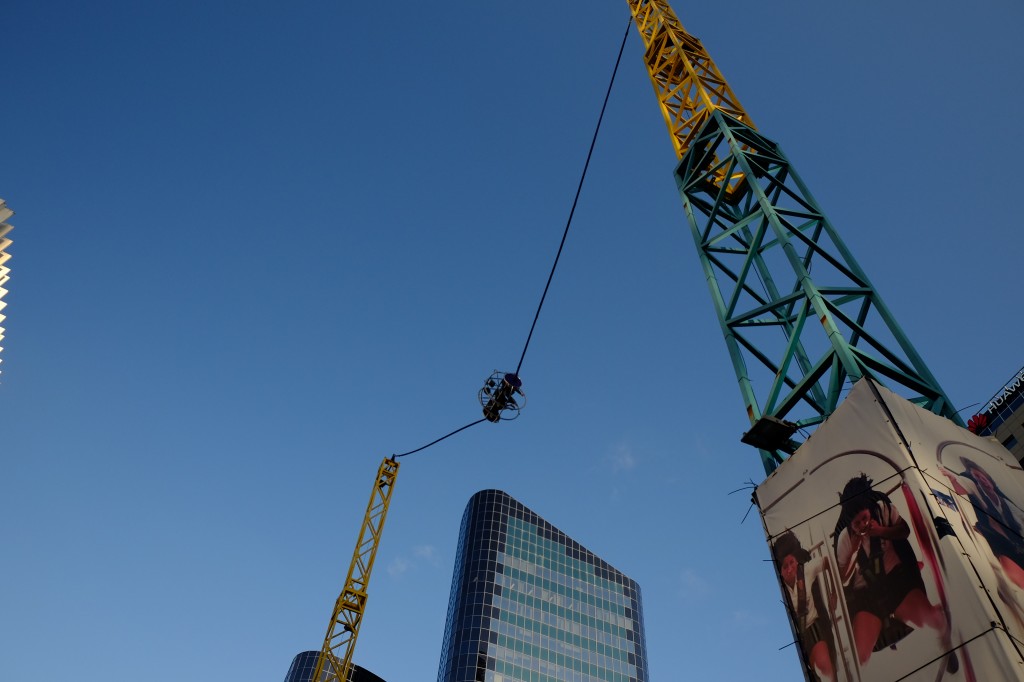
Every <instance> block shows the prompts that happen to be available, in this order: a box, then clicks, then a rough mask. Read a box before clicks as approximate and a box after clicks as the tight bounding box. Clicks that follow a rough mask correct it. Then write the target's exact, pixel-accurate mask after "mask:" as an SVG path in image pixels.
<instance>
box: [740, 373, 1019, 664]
mask: <svg viewBox="0 0 1024 682" xmlns="http://www.w3.org/2000/svg"><path fill="white" fill-rule="evenodd" d="M755 499H756V501H757V504H758V507H759V508H760V510H761V516H762V521H763V523H764V527H765V532H766V534H767V536H768V540H769V543H770V545H771V546H772V556H773V559H774V562H775V567H776V571H777V573H778V575H779V581H780V585H781V586H782V591H783V597H784V602H785V604H786V606H787V609H788V610H789V615H790V620H791V623H792V624H793V629H794V634H795V635H796V638H797V642H798V645H799V648H800V653H801V660H802V661H803V663H804V668H805V674H806V676H807V679H809V680H818V679H821V680H835V681H837V682H838V681H839V680H871V681H872V682H875V681H878V682H885V681H889V680H893V681H894V680H918V679H920V680H950V681H952V680H980V681H988V680H1024V656H1022V652H1024V537H1022V530H1024V471H1022V470H1021V468H1020V466H1019V465H1018V464H1017V463H1016V461H1014V460H1013V458H1012V456H1011V455H1010V454H1009V453H1008V452H1006V450H1005V449H1004V448H1003V447H1002V446H1001V445H999V443H996V442H994V441H989V440H986V439H983V438H980V437H978V436H975V435H974V434H972V433H970V432H969V431H967V430H966V429H963V428H960V427H959V426H957V425H956V424H953V423H952V422H950V421H948V420H947V419H945V418H942V417H939V416H936V415H934V414H932V413H930V412H927V411H925V410H923V409H921V408H919V407H917V406H915V405H913V404H911V403H910V402H908V401H906V400H904V399H903V398H901V397H899V396H897V395H896V394H894V393H892V392H891V391H888V390H886V389H884V388H881V387H878V386H876V385H874V384H872V383H870V382H869V381H868V380H862V381H861V382H859V383H858V384H857V385H856V386H855V387H854V388H853V390H852V391H851V392H850V395H849V396H848V397H847V399H846V400H845V401H844V402H843V404H842V405H841V406H840V407H839V409H837V410H836V412H835V413H834V414H833V415H832V416H831V417H830V418H829V419H828V421H827V422H826V423H824V424H822V425H821V426H820V427H819V428H818V430H817V431H816V432H815V433H814V434H813V435H812V436H811V437H810V438H809V439H808V440H807V442H806V443H804V445H802V446H801V447H800V449H799V450H797V452H796V453H795V454H794V455H793V456H792V457H791V458H790V459H789V460H787V461H786V462H785V463H784V464H783V465H782V466H780V467H779V468H778V469H777V470H776V471H775V472H774V473H773V474H772V475H771V476H769V477H768V479H767V480H765V482H764V483H762V484H761V485H760V486H758V488H757V491H756V493H755Z"/></svg>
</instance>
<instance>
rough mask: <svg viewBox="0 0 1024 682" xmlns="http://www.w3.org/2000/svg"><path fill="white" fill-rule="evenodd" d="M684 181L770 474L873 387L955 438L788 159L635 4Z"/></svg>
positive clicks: (653, 4)
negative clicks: (937, 419)
mask: <svg viewBox="0 0 1024 682" xmlns="http://www.w3.org/2000/svg"><path fill="white" fill-rule="evenodd" d="M627 2H628V3H629V7H630V10H631V12H632V14H633V18H634V20H635V22H636V24H637V28H638V29H639V32H640V36H641V38H642V39H643V42H644V49H645V51H644V61H645V64H646V67H647V71H648V74H649V76H650V78H651V82H652V83H653V85H654V90H655V94H656V95H657V97H658V102H659V104H660V106H661V110H662V114H663V115H664V118H665V122H666V124H667V126H668V130H669V135H670V137H671V138H672V144H673V147H674V148H675V151H676V154H677V156H678V158H679V160H680V162H679V165H678V166H677V167H676V171H675V178H676V185H677V187H678V189H679V194H680V197H681V198H682V201H683V207H684V210H685V212H686V216H687V221H688V223H689V226H690V230H691V232H692V235H693V239H694V242H695V244H696V246H697V250H698V253H699V255H700V261H701V266H702V268H703V272H704V276H705V279H706V281H707V284H708V288H709V290H710V293H711V299H712V302H713V303H714V307H715V312H716V314H717V316H718V321H719V325H720V327H721V331H722V334H723V336H724V338H725V343H726V346H727V347H728V349H729V355H730V358H731V360H732V364H733V369H734V370H735V373H736V379H737V382H738V383H739V388H740V393H741V394H742V397H743V401H744V404H745V407H746V412H747V418H748V419H749V421H750V424H751V428H750V430H749V431H748V432H747V433H746V434H744V438H743V440H744V442H746V443H749V444H751V445H754V446H755V447H757V448H758V449H759V450H760V454H761V461H762V464H763V465H764V469H765V472H766V473H771V472H772V471H774V470H775V468H776V467H777V466H778V465H779V464H780V463H781V462H782V461H784V460H785V458H786V457H788V455H789V454H791V453H792V452H793V450H794V449H795V448H796V446H797V445H798V443H797V442H796V441H795V440H794V435H795V434H796V432H797V431H798V430H807V429H811V428H814V427H815V426H817V425H818V424H820V423H821V422H822V421H824V420H825V419H826V418H827V417H828V416H829V415H830V414H832V412H833V411H834V410H835V409H836V406H837V405H838V404H839V402H840V400H841V398H842V397H843V394H844V393H845V391H846V390H847V389H848V387H849V385H852V383H854V382H856V381H857V380H859V379H861V378H862V377H871V378H872V379H874V380H876V381H878V382H879V383H882V384H885V385H888V386H889V387H890V388H892V389H893V390H895V391H896V392H898V393H901V394H903V395H904V396H905V397H907V398H908V399H909V400H911V401H912V402H914V403H916V404H918V405H921V406H922V407H924V408H925V409H928V410H930V411H932V412H934V413H936V414H940V415H944V416H946V417H948V418H950V419H952V420H953V421H955V422H956V423H958V424H961V425H962V423H961V420H960V418H959V417H958V416H957V415H956V411H955V409H954V408H953V406H952V405H951V403H950V401H949V399H948V398H947V397H946V394H945V393H944V392H943V390H942V388H941V387H940V386H939V384H938V382H937V381H936V379H935V377H934V376H933V375H932V373H931V372H930V371H929V369H928V367H927V366H926V365H925V363H924V361H923V360H922V358H921V356H920V355H919V354H918V353H917V351H916V350H915V349H914V347H913V345H912V344H911V343H910V341H909V339H908V338H907V336H906V334H904V332H903V330H902V329H901V328H900V326H899V325H898V324H897V322H896V319H895V318H894V317H893V315H892V313H891V312H890V311H889V309H888V307H887V306H886V305H885V303H884V302H883V301H882V298H881V297H880V296H879V294H878V292H877V291H876V290H875V288H874V286H873V285H872V284H871V282H870V280H869V279H868V277H867V275H866V274H865V272H864V271H863V269H862V268H861V267H860V265H858V263H857V262H856V260H855V259H854V257H853V254H852V253H851V252H850V251H849V249H848V248H847V247H846V245H845V244H844V243H843V241H842V240H841V239H840V237H839V234H838V233H837V232H836V230H835V228H834V227H833V226H832V223H831V222H830V221H829V220H828V218H827V217H826V216H825V214H824V212H823V211H822V209H821V207H820V206H819V205H818V203H817V201H816V200H815V199H814V197H813V196H812V195H811V193H810V191H809V190H808V189H807V186H806V185H805V184H804V182H803V180H802V179H801V178H800V176H799V175H798V174H797V172H796V169H795V168H793V166H792V164H791V163H790V162H789V160H788V158H787V157H786V156H785V154H784V153H783V151H782V148H781V147H780V146H779V145H778V144H777V143H776V142H774V141H772V140H771V139H769V138H767V137H765V136H764V135H762V134H761V133H760V132H758V130H757V129H756V128H755V127H754V125H753V123H752V122H751V120H750V117H749V116H748V115H747V113H746V111H745V110H744V109H743V107H742V106H741V105H740V103H739V100H738V99H737V98H736V96H735V94H734V93H733V92H732V90H731V88H729V86H728V84H727V83H726V81H725V78H724V77H723V76H722V74H721V72H720V71H719V69H718V67H717V66H716V65H715V63H714V62H713V61H712V59H711V57H710V55H709V54H708V52H707V50H705V49H704V47H703V45H702V44H701V42H700V41H699V40H698V39H697V38H695V37H694V36H692V35H691V34H689V33H688V32H687V31H686V30H685V29H684V28H683V25H682V24H681V23H680V21H679V19H678V17H676V15H675V13H674V12H673V11H672V8H671V7H670V6H669V4H668V2H666V0H627Z"/></svg>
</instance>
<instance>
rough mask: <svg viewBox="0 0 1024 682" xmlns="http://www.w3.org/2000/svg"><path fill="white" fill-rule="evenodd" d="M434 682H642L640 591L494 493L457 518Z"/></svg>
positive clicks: (471, 503) (508, 498)
mask: <svg viewBox="0 0 1024 682" xmlns="http://www.w3.org/2000/svg"><path fill="white" fill-rule="evenodd" d="M437 679H438V682H513V681H515V682H597V681H598V680H601V681H604V682H647V680H648V678H647V647H646V643H645V641H644V626H643V612H642V608H641V602H640V588H639V586H637V584H636V583H635V582H634V581H633V580H630V579H629V578H627V577H626V576H624V575H623V574H622V573H620V572H619V571H617V570H615V569H614V568H612V567H611V566H609V565H608V564H607V563H606V562H604V561H603V560H601V559H600V558H598V557H596V556H594V555H593V554H592V553H591V552H590V551H588V550H587V549H586V548H584V547H582V546H580V544H579V543H577V542H576V541H575V540H573V539H572V538H570V537H568V536H567V535H565V533H563V532H562V531H560V530H558V529H557V528H555V527H554V526H552V525H551V524H550V523H548V522H547V521H545V520H544V519H542V518H540V517H539V516H537V514H535V513H534V512H532V511H531V510H529V509H527V508H526V507H525V506H523V505H522V504H521V503H520V502H518V501H517V500H515V499H514V498H512V497H511V496H509V495H508V494H507V493H504V492H502V491H500V490H483V491H481V492H478V493H477V494H476V495H474V496H473V497H472V498H471V499H470V500H469V504H468V505H467V506H466V512H465V514H463V517H462V530H461V532H460V535H459V547H458V550H457V553H456V561H455V571H454V575H453V576H452V592H451V598H450V599H449V602H448V619H447V622H446V624H445V635H444V646H443V649H442V652H441V666H440V670H439V672H438V677H437Z"/></svg>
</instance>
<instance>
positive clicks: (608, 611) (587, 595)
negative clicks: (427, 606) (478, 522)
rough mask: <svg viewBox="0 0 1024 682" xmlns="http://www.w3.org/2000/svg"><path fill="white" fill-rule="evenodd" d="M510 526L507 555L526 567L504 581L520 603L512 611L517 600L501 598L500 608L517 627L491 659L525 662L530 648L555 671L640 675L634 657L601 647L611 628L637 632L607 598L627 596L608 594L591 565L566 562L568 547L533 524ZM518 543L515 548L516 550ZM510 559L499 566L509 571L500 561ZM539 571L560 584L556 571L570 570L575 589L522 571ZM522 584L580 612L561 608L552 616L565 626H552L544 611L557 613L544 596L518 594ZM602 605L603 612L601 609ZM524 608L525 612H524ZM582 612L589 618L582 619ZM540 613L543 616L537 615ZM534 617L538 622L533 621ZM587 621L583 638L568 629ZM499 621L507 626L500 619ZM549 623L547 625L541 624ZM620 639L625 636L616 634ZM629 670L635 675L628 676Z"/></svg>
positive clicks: (581, 633)
mask: <svg viewBox="0 0 1024 682" xmlns="http://www.w3.org/2000/svg"><path fill="white" fill-rule="evenodd" d="M508 525H509V530H508V533H507V537H506V538H505V540H506V552H507V553H508V554H510V555H512V558H513V561H514V560H515V559H517V558H518V559H520V560H521V562H522V564H520V567H518V568H515V569H513V570H512V571H511V575H509V576H503V577H504V578H505V582H504V585H505V586H506V587H509V588H510V589H511V590H512V595H513V596H514V597H515V601H514V604H515V606H514V607H513V600H512V597H508V596H503V597H501V598H500V601H501V606H503V607H504V608H499V614H502V615H505V616H506V618H507V617H508V616H507V614H509V613H511V614H513V615H512V617H514V618H515V623H514V624H512V625H513V627H514V630H515V631H516V632H515V633H514V635H515V636H514V637H513V638H512V639H511V640H510V639H509V638H508V637H507V636H506V635H501V636H499V639H498V643H497V646H496V647H493V646H492V647H491V650H490V651H489V652H488V653H491V651H494V652H495V653H499V652H500V653H501V656H499V655H496V656H495V658H501V657H502V656H504V657H506V659H507V656H508V655H510V652H511V651H513V650H514V651H515V652H516V654H515V655H516V656H517V657H520V656H518V654H521V653H522V652H523V651H525V650H526V648H527V647H529V649H530V651H529V653H530V655H531V657H533V658H535V659H539V660H540V661H542V662H545V663H554V664H556V665H558V664H559V663H561V664H562V665H561V666H559V667H565V666H564V664H565V662H567V661H568V662H569V663H570V667H571V665H572V661H579V663H580V665H584V664H585V665H587V666H588V669H589V668H590V667H593V668H594V670H595V673H596V671H598V670H601V669H602V668H603V669H606V670H608V671H609V673H608V674H609V677H608V679H616V678H620V677H621V679H623V680H628V679H629V677H628V675H627V673H628V672H633V673H634V674H635V672H636V666H635V665H629V664H628V653H629V652H628V651H627V650H623V649H622V648H619V647H616V646H614V645H613V644H612V643H611V642H606V641H599V640H604V635H610V634H611V633H610V632H609V631H610V630H611V628H612V627H614V628H615V630H620V629H621V630H622V631H623V632H624V631H625V630H626V629H632V626H633V622H632V620H631V619H627V618H625V617H624V615H625V609H626V608H627V606H626V605H625V604H621V603H614V602H612V600H611V599H607V598H604V597H612V596H613V594H614V595H615V596H618V597H620V598H625V597H626V595H624V594H623V593H622V591H621V589H622V588H621V587H619V586H618V585H615V587H619V589H618V590H616V591H615V592H613V591H612V590H611V589H608V586H611V585H614V583H610V582H609V581H606V580H603V579H601V578H599V577H598V576H596V575H594V574H593V573H592V572H591V570H586V569H584V567H587V568H591V565H589V564H586V563H584V562H582V561H579V560H576V559H572V558H570V557H567V556H566V553H565V545H562V544H559V543H555V542H552V541H550V540H547V539H546V538H542V537H540V535H539V534H538V532H537V530H536V528H537V527H536V526H535V525H533V524H528V523H526V522H523V521H521V520H520V519H509V524H508ZM514 541H515V544H512V543H513V542H514ZM517 545H518V546H517ZM516 555H518V556H516ZM507 558H508V557H507V556H506V557H499V563H505V565H506V566H508V565H509V563H512V562H507V561H501V559H507ZM515 563H517V564H519V563H520V562H518V561H515ZM523 564H525V565H523ZM539 567H543V568H545V569H547V571H545V572H550V573H551V574H552V577H555V576H557V577H559V578H562V577H563V576H562V572H559V571H553V570H551V569H554V568H556V567H558V568H564V569H569V570H571V571H572V572H573V581H572V582H573V585H572V586H570V585H568V584H565V582H566V581H565V580H563V581H560V582H562V583H563V584H562V585H557V584H553V583H554V581H548V580H545V579H543V578H538V577H537V576H536V575H534V574H532V573H531V572H530V571H529V570H522V569H523V568H527V569H529V568H534V569H536V568H539ZM584 578H587V579H589V580H587V579H584ZM517 580H518V581H522V582H521V583H519V585H522V584H523V583H525V584H526V585H528V586H529V587H527V590H529V589H531V588H539V589H541V590H543V591H544V592H547V593H549V594H553V595H558V596H559V597H569V599H570V604H572V603H573V602H575V604H574V605H575V606H576V609H575V610H574V609H571V608H569V609H567V608H562V607H561V606H555V607H554V610H555V613H554V614H551V615H552V616H553V618H552V620H553V619H554V618H558V619H560V620H561V621H562V625H561V627H559V623H558V621H557V620H555V621H554V622H553V623H552V622H551V621H550V620H549V619H547V618H545V617H544V615H546V614H544V611H548V612H550V610H551V609H552V606H551V604H550V602H548V601H547V600H545V599H544V598H543V595H539V599H538V596H533V595H530V594H528V593H524V592H523V591H521V590H516V589H514V588H515V587H516V586H517V583H516V581H517ZM538 583H539V584H538ZM597 583H601V584H597ZM560 588H563V589H560ZM598 591H600V593H601V598H599V597H598ZM503 594H507V593H503ZM538 602H539V603H540V605H541V608H540V609H537V608H535V607H533V606H531V605H530V604H531V603H534V604H537V603H538ZM560 602H561V600H560ZM561 603H564V602H561ZM599 605H600V606H602V607H604V608H599ZM520 606H522V609H520V608H519V607H520ZM510 607H512V608H510ZM580 607H582V610H583V611H585V612H586V613H580V611H581V609H580ZM520 610H522V611H523V615H519V612H520ZM538 611H539V612H540V614H538ZM538 615H540V618H538V617H537V616H538ZM529 616H533V618H530V617H529ZM601 616H604V618H601ZM583 618H585V619H586V620H587V622H588V624H589V626H581V627H578V628H577V629H578V630H579V634H574V633H573V632H572V631H571V630H572V629H573V628H572V625H569V623H568V621H570V620H574V619H583ZM610 619H614V620H613V621H612V620H610ZM499 620H502V619H501V617H500V616H499ZM545 620H546V621H548V622H547V623H544V622H540V621H545ZM623 626H625V627H623ZM545 630H547V631H548V633H549V634H548V635H546V636H545V635H544V634H543V633H544V631H545ZM616 634H620V633H618V632H616ZM535 635H536V638H538V640H539V645H536V644H532V643H531V642H532V641H533V640H534V639H535ZM559 635H561V637H559ZM616 639H617V640H619V642H617V643H621V644H622V645H623V646H626V647H627V648H629V649H633V648H635V647H634V646H633V645H632V644H630V643H629V642H628V640H627V639H626V638H625V637H624V636H619V637H616ZM566 640H571V641H566ZM509 645H511V646H512V649H509V648H507V647H508V646H509ZM549 656H553V657H554V658H555V660H554V661H547V660H546V659H547V658H548V657H549ZM513 663H514V664H515V662H514V661H513ZM545 667H547V666H545ZM624 668H625V669H624ZM630 668H631V669H632V670H629V669H630ZM599 679H605V678H603V677H602V678H599Z"/></svg>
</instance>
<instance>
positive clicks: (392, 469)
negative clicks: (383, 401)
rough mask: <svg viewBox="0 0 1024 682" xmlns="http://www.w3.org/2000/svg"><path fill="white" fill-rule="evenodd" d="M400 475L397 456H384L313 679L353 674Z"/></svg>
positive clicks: (337, 680) (337, 681) (329, 681)
mask: <svg viewBox="0 0 1024 682" xmlns="http://www.w3.org/2000/svg"><path fill="white" fill-rule="evenodd" d="M397 477H398V460H397V459H394V458H391V457H385V458H384V461H382V462H381V463H380V468H379V469H378V470H377V479H376V481H375V482H374V485H373V491H372V492H371V493H370V502H369V504H368V505H367V507H366V515H365V516H364V517H363V525H362V527H361V528H360V530H359V539H358V540H357V541H356V548H355V551H354V552H353V554H352V563H351V565H350V566H349V569H348V576H347V577H346V578H345V586H344V587H343V588H342V590H341V594H340V595H338V599H337V601H335V603H334V613H332V614H331V622H330V625H328V626H327V635H326V636H325V637H324V644H323V647H322V648H321V649H320V657H319V658H318V659H317V664H316V669H315V670H314V672H313V677H311V678H310V679H311V680H314V681H315V682H348V680H349V677H350V675H351V674H352V654H353V652H354V651H355V647H356V638H357V637H358V636H359V626H360V625H361V624H362V621H363V614H364V613H365V612H366V597H367V590H368V589H369V586H370V574H371V572H372V571H373V562H374V559H375V558H376V557H377V548H378V547H379V546H380V536H381V532H382V531H383V530H384V521H385V520H386V519H387V515H388V507H389V506H390V505H391V493H392V492H394V489H395V479H396V478H397Z"/></svg>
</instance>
